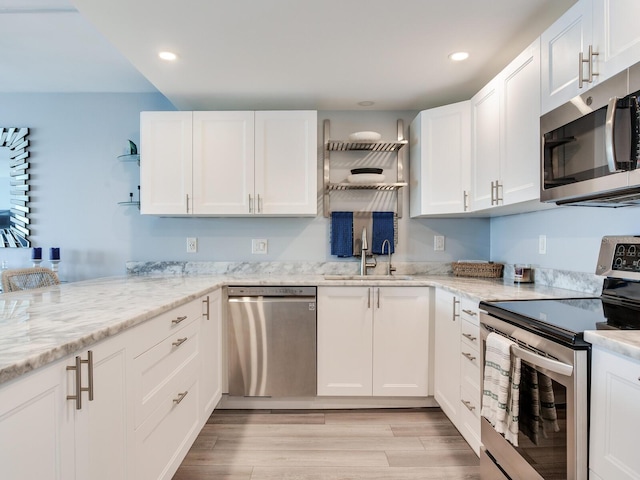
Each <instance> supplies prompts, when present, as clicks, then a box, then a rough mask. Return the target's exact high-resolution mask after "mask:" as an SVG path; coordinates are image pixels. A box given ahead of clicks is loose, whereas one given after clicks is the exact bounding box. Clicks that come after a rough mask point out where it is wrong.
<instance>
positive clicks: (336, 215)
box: [331, 212, 353, 257]
mask: <svg viewBox="0 0 640 480" xmlns="http://www.w3.org/2000/svg"><path fill="white" fill-rule="evenodd" d="M331 255H337V256H338V257H352V256H353V212H332V213H331Z"/></svg>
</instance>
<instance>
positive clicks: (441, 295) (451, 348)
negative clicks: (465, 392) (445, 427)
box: [434, 289, 462, 423]
mask: <svg viewBox="0 0 640 480" xmlns="http://www.w3.org/2000/svg"><path fill="white" fill-rule="evenodd" d="M435 312H436V314H435V328H434V330H435V360H434V362H435V365H434V388H435V391H434V397H435V399H436V401H437V402H438V404H439V405H440V407H441V408H442V410H443V411H444V413H445V414H446V415H447V417H449V419H451V421H452V422H454V423H456V422H457V419H458V412H459V411H460V407H461V406H462V403H461V402H460V358H461V354H460V299H459V298H458V297H456V296H455V295H454V294H452V293H450V292H447V291H445V290H442V289H436V308H435Z"/></svg>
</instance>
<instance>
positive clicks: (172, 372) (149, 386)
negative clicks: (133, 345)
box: [133, 323, 200, 426]
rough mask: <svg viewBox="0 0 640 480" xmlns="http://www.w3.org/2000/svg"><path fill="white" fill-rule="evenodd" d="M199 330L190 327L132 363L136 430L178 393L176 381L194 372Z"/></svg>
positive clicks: (192, 325) (173, 335) (196, 362)
mask: <svg viewBox="0 0 640 480" xmlns="http://www.w3.org/2000/svg"><path fill="white" fill-rule="evenodd" d="M199 328H200V325H199V323H191V324H189V325H187V326H185V327H183V328H181V329H180V330H179V331H177V332H175V333H173V334H172V335H170V336H169V337H167V338H166V339H165V340H163V341H162V342H160V343H159V344H158V345H156V346H155V347H152V348H151V349H150V350H147V351H146V352H145V353H143V354H142V355H140V356H139V357H138V358H136V359H135V360H134V369H133V370H134V382H135V392H136V395H135V424H136V426H139V425H140V424H141V423H142V422H144V421H145V420H146V419H147V417H148V416H149V415H150V414H151V412H153V411H154V410H155V409H156V408H158V406H159V405H160V403H162V402H163V401H164V399H165V398H166V396H167V395H171V393H172V392H174V391H176V390H177V389H179V387H178V384H179V380H180V377H183V376H185V375H188V374H191V372H192V371H193V370H196V371H197V370H198V365H199V358H200V357H199V353H200V349H199V345H200V331H199Z"/></svg>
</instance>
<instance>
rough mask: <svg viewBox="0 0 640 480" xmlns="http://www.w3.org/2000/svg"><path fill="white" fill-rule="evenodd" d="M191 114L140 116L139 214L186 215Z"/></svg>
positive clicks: (149, 113) (189, 167) (160, 113)
mask: <svg viewBox="0 0 640 480" xmlns="http://www.w3.org/2000/svg"><path fill="white" fill-rule="evenodd" d="M192 130H193V122H192V114H191V112H142V113H141V114H140V152H141V158H142V160H141V162H140V211H141V212H142V213H148V214H162V215H180V214H185V213H186V212H187V208H188V206H187V200H188V198H187V197H188V195H191V178H192V160H191V159H192V156H193V154H192V152H193V150H192V142H191V137H192Z"/></svg>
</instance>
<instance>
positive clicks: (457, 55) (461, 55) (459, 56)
mask: <svg viewBox="0 0 640 480" xmlns="http://www.w3.org/2000/svg"><path fill="white" fill-rule="evenodd" d="M467 58H469V53H468V52H454V53H452V54H450V55H449V60H453V61H454V62H461V61H462V60H466V59H467Z"/></svg>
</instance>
